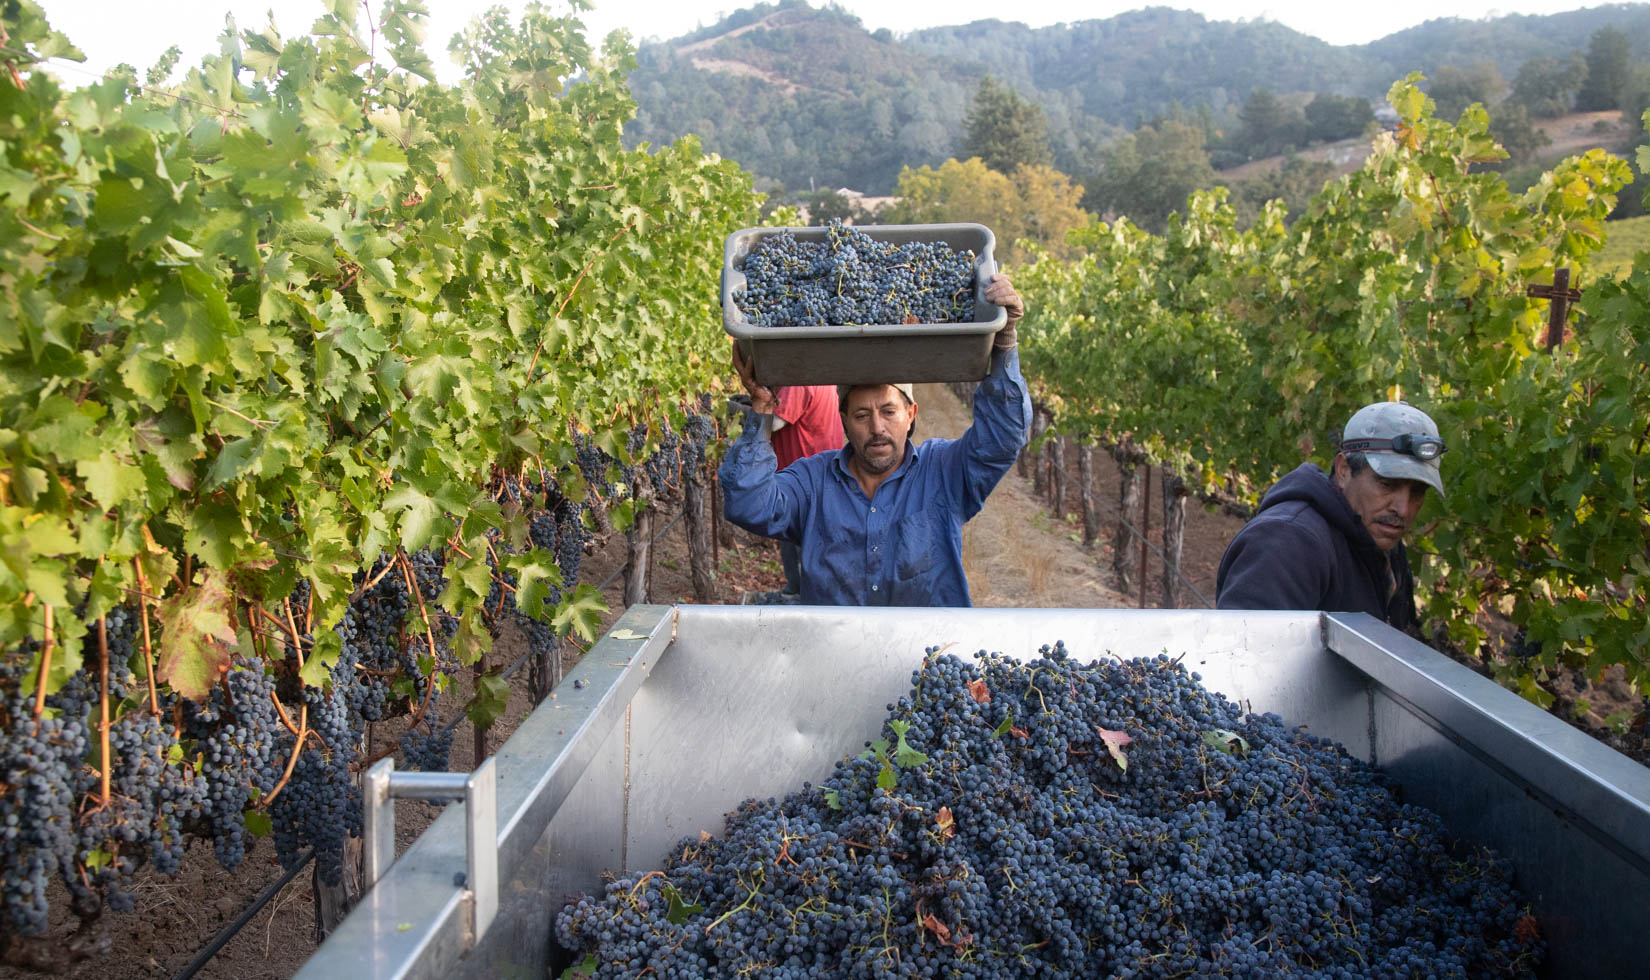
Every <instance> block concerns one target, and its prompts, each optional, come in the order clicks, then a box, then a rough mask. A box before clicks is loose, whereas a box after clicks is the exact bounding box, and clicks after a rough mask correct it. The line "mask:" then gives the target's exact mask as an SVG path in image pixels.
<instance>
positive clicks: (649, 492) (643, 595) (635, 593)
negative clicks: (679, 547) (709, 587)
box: [624, 467, 653, 608]
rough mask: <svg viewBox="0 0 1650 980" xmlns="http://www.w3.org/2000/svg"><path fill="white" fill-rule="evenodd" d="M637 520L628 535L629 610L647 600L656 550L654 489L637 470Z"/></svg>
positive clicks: (626, 585)
mask: <svg viewBox="0 0 1650 980" xmlns="http://www.w3.org/2000/svg"><path fill="white" fill-rule="evenodd" d="M635 491H636V497H635V503H636V517H635V520H633V521H632V522H631V525H630V530H629V531H626V532H625V552H626V556H627V557H626V560H625V566H624V604H625V606H626V607H627V608H628V607H630V606H634V605H636V604H637V603H642V602H646V601H647V585H648V583H647V569H648V565H649V563H650V562H649V557H648V556H649V553H650V552H651V551H652V550H653V487H652V484H651V482H650V481H649V480H648V478H647V473H646V472H645V471H644V470H643V469H642V468H640V467H638V468H637V470H636V483H635Z"/></svg>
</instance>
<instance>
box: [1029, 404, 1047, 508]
mask: <svg viewBox="0 0 1650 980" xmlns="http://www.w3.org/2000/svg"><path fill="white" fill-rule="evenodd" d="M1047 428H1048V416H1047V415H1044V414H1043V410H1042V409H1040V408H1039V409H1034V410H1033V411H1032V413H1031V441H1032V443H1033V444H1035V443H1036V442H1037V440H1038V439H1039V438H1041V437H1042V434H1043V431H1044V430H1045V429H1047ZM1043 453H1044V450H1043V447H1041V446H1039V447H1038V448H1037V449H1036V450H1035V451H1034V452H1033V455H1032V460H1031V491H1032V493H1035V494H1036V495H1037V496H1038V497H1041V496H1042V495H1043V487H1044V485H1045V482H1044V481H1045V478H1046V474H1044V472H1043Z"/></svg>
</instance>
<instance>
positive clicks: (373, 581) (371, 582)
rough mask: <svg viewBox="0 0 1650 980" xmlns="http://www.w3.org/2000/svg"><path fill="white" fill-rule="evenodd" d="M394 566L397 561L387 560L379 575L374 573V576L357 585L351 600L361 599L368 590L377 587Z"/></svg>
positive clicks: (351, 594)
mask: <svg viewBox="0 0 1650 980" xmlns="http://www.w3.org/2000/svg"><path fill="white" fill-rule="evenodd" d="M394 567H395V562H393V561H387V562H385V563H384V567H383V568H382V569H380V570H379V572H378V574H377V575H374V576H373V577H372V578H370V579H368V580H366V581H365V582H362V583H361V585H360V586H359V587H357V588H356V590H355V591H354V592H352V593H350V601H351V602H354V601H355V600H356V599H359V598H361V597H362V596H364V595H366V594H367V593H368V592H371V591H372V590H373V589H374V588H375V587H377V585H378V583H379V582H382V581H383V580H384V576H386V575H388V574H389V573H390V569H392V568H394Z"/></svg>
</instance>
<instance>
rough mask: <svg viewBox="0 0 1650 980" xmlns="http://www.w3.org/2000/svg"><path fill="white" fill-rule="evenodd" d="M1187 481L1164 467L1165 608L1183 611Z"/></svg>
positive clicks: (1165, 465) (1172, 470)
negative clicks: (1181, 593)
mask: <svg viewBox="0 0 1650 980" xmlns="http://www.w3.org/2000/svg"><path fill="white" fill-rule="evenodd" d="M1186 497H1187V492H1186V481H1185V480H1183V479H1181V477H1180V476H1179V475H1178V474H1177V473H1175V471H1174V467H1173V465H1171V464H1169V463H1164V464H1163V607H1164V608H1165V609H1179V608H1180V553H1181V545H1182V543H1183V542H1184V541H1185V537H1186Z"/></svg>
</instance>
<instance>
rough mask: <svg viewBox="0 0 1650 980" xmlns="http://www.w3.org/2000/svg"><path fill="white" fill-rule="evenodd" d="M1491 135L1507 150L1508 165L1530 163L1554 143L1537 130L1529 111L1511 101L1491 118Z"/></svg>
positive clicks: (1541, 131) (1505, 103)
mask: <svg viewBox="0 0 1650 980" xmlns="http://www.w3.org/2000/svg"><path fill="white" fill-rule="evenodd" d="M1490 135H1493V137H1495V142H1498V144H1501V148H1503V150H1506V158H1508V163H1528V162H1530V160H1531V158H1533V157H1534V155H1536V153H1539V152H1541V148H1543V147H1546V145H1548V144H1551V142H1553V137H1549V135H1548V134H1546V132H1543V130H1539V129H1536V124H1534V122H1531V120H1530V111H1528V109H1525V107H1523V106H1516V104H1513V102H1511V101H1508V102H1503V104H1500V106H1497V109H1495V114H1493V115H1492V117H1490Z"/></svg>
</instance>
